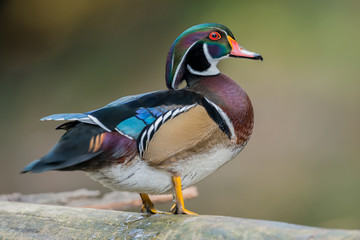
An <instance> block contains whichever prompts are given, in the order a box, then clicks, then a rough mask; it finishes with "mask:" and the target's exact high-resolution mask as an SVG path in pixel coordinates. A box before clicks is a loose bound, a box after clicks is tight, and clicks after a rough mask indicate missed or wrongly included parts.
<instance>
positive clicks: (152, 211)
mask: <svg viewBox="0 0 360 240" xmlns="http://www.w3.org/2000/svg"><path fill="white" fill-rule="evenodd" d="M141 212H142V213H147V214H172V213H169V212H164V211H160V210H157V209H156V208H153V207H148V206H145V205H142V206H141Z"/></svg>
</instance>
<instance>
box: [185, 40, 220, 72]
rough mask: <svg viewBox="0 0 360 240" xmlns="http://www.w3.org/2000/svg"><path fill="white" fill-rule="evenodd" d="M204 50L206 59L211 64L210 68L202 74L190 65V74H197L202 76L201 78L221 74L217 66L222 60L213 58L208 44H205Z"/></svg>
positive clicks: (188, 66)
mask: <svg viewBox="0 0 360 240" xmlns="http://www.w3.org/2000/svg"><path fill="white" fill-rule="evenodd" d="M203 50H204V55H205V58H206V60H207V61H208V63H209V64H210V67H209V68H208V69H206V70H205V71H201V72H200V71H196V70H195V69H193V68H192V67H191V66H190V65H189V64H188V65H187V68H188V70H189V72H191V73H192V74H195V75H200V76H214V75H217V74H219V73H220V70H219V69H218V68H217V67H216V65H217V64H218V63H219V61H220V58H213V57H211V55H210V53H209V49H208V46H207V44H206V43H204V44H203ZM225 57H226V56H225ZM223 58H224V57H222V58H221V59H223Z"/></svg>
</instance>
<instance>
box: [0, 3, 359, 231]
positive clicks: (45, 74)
mask: <svg viewBox="0 0 360 240" xmlns="http://www.w3.org/2000/svg"><path fill="white" fill-rule="evenodd" d="M359 10H360V1H356V0H344V1H335V0H328V1H313V0H304V1H265V0H260V1H185V0H182V1H166V0H156V1H138V0H135V1H134V0H132V1H115V0H107V1H95V0H93V1H91V0H77V1H70V0H66V1H65V0H64V1H47V0H32V1H22V0H11V1H10V0H8V1H4V0H3V1H1V2H0V83H1V87H0V109H1V118H0V121H1V122H0V128H1V129H0V132H1V137H0V152H1V165H0V193H2V194H4V193H12V192H21V193H40V192H58V191H69V190H75V189H78V188H82V187H87V188H89V189H101V190H102V191H107V190H105V189H104V188H103V187H102V186H100V185H99V184H97V183H95V182H93V181H92V180H90V179H89V178H87V177H86V176H85V174H84V173H82V172H47V173H43V174H25V175H19V172H20V170H21V169H22V168H23V167H24V166H25V165H27V164H28V163H29V162H30V161H32V160H34V159H36V158H38V157H40V156H42V155H44V154H45V153H47V151H48V150H49V149H50V148H51V147H52V145H53V144H54V143H55V142H56V141H57V139H58V138H59V137H60V136H61V134H62V133H63V132H61V131H54V128H55V127H56V126H57V125H58V123H55V122H40V121H39V120H38V119H40V118H41V117H44V116H47V115H49V114H52V113H62V112H85V111H89V110H92V109H95V108H99V107H102V106H103V105H105V104H107V103H108V102H110V101H113V100H115V99H117V98H120V97H122V96H126V95H130V94H137V93H143V92H148V91H154V90H158V89H164V88H165V81H164V71H165V58H166V55H167V51H168V49H169V47H170V45H171V43H172V42H173V41H174V40H175V38H176V37H177V36H178V35H179V34H180V33H181V32H182V31H184V30H185V29H187V28H188V27H190V26H192V25H195V24H199V23H204V22H217V23H222V24H224V25H226V26H228V27H229V28H230V29H231V30H232V32H233V33H234V35H235V36H236V39H237V40H238V42H239V43H240V44H241V45H243V46H244V47H245V48H246V49H248V50H250V51H255V52H258V53H260V54H262V55H263V57H264V59H265V60H264V62H257V61H248V60H238V59H230V60H225V61H223V62H221V63H220V69H221V71H222V72H223V73H225V74H226V75H228V76H230V77H232V78H233V79H234V80H236V81H237V82H238V83H239V84H240V85H241V86H242V87H243V88H244V89H245V90H246V91H247V93H248V95H249V96H250V98H251V100H252V102H253V105H254V108H255V129H254V133H253V136H252V139H251V140H250V142H249V144H248V146H247V147H246V148H245V150H244V151H243V152H242V153H241V154H240V155H239V156H238V157H237V158H236V159H234V160H233V161H231V162H230V163H228V164H227V165H225V166H224V167H223V168H221V169H220V170H218V171H217V172H216V173H214V174H213V175H211V176H210V177H208V178H206V179H205V180H203V181H202V182H200V183H198V184H197V186H198V188H199V191H200V197H198V198H196V199H193V200H189V201H187V207H188V208H189V209H190V210H193V211H195V212H198V213H200V214H219V215H228V216H236V217H244V218H257V219H266V220H277V221H285V222H291V223H296V224H305V225H312V226H322V227H332V228H360V161H359V160H360V159H359V158H360V131H359V130H360V127H359V123H360V121H359V120H360V107H359V103H360V81H359V60H358V57H359V55H360V44H359V40H360V14H359Z"/></svg>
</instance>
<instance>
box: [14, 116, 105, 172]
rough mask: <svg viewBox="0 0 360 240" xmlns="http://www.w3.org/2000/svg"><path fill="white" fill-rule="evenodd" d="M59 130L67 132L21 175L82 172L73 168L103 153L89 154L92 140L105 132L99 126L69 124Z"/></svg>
mask: <svg viewBox="0 0 360 240" xmlns="http://www.w3.org/2000/svg"><path fill="white" fill-rule="evenodd" d="M57 129H65V130H67V131H66V133H65V134H64V135H63V136H62V137H61V138H60V140H59V142H58V143H57V144H56V145H55V146H54V147H53V148H52V149H51V151H50V152H49V153H48V154H47V155H45V156H44V157H42V158H40V159H37V160H35V161H33V162H32V163H30V164H29V165H27V166H26V167H25V168H24V169H23V170H22V172H21V173H27V172H45V171H49V170H80V169H76V167H73V166H75V165H78V164H81V163H84V162H86V161H88V160H90V159H92V158H94V157H96V156H98V155H99V154H101V153H102V150H101V149H99V150H98V151H96V152H91V151H90V152H89V143H90V141H91V138H92V137H94V136H96V135H98V134H101V133H103V132H105V130H103V129H102V128H100V127H99V126H96V125H91V124H86V123H79V122H69V123H65V124H63V125H61V126H59V127H58V128H57Z"/></svg>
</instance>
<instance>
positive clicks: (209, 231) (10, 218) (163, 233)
mask: <svg viewBox="0 0 360 240" xmlns="http://www.w3.org/2000/svg"><path fill="white" fill-rule="evenodd" d="M0 239H46V240H51V239H251V240H256V239H312V240H317V239H324V240H325V239H326V240H332V239H334V240H335V239H350V240H351V239H353V240H355V239H356V240H358V239H360V231H358V230H331V229H324V228H314V227H306V226H300V225H294V224H287V223H281V222H272V221H262V220H249V219H241V218H234V217H222V216H205V215H203V216H184V215H162V214H161V215H153V216H147V215H146V214H140V213H132V212H120V211H109V210H95V209H86V208H74V207H63V206H50V205H41V204H30V203H17V202H7V201H2V202H0Z"/></svg>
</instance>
